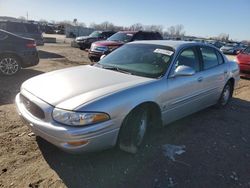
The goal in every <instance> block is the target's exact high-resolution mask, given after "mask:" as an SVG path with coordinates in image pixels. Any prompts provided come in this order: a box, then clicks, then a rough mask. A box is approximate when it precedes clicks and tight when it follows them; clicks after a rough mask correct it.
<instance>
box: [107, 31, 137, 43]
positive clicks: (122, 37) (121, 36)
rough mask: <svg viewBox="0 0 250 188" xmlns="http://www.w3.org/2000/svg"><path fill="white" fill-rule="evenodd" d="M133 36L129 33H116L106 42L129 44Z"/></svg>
mask: <svg viewBox="0 0 250 188" xmlns="http://www.w3.org/2000/svg"><path fill="white" fill-rule="evenodd" d="M132 37H133V34H131V33H123V32H118V33H116V34H114V35H112V36H111V37H109V38H108V39H107V40H109V41H120V42H130V41H131V40H132Z"/></svg>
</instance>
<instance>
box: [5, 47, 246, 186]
mask: <svg viewBox="0 0 250 188" xmlns="http://www.w3.org/2000/svg"><path fill="white" fill-rule="evenodd" d="M38 49H39V53H40V57H41V60H40V64H39V65H37V66H35V67H32V68H29V69H24V70H22V71H21V72H20V73H19V74H18V75H16V76H14V77H0V187H89V188H96V187H97V188H99V187H101V188H105V187H108V188H112V187H124V188H125V187H145V188H147V187H150V188H151V187H152V188H162V187H164V188H167V187H192V188H195V187H197V188H200V187H250V146H249V144H250V80H247V79H241V80H240V82H239V85H238V87H237V88H236V90H235V93H234V97H233V99H232V101H231V102H230V104H229V105H228V106H227V107H226V108H224V109H216V108H214V107H211V108H208V109H205V110H203V111H201V112H198V113H196V114H194V115H191V116H188V117H186V118H184V119H181V120H179V121H177V122H174V123H172V124H170V125H168V126H166V127H165V128H162V129H158V130H153V131H152V132H151V133H150V135H149V136H148V137H147V139H146V141H145V142H146V145H145V147H143V148H142V149H141V150H140V151H139V152H138V153H137V154H136V155H130V154H127V153H125V152H122V151H119V150H118V149H116V148H113V149H109V150H106V151H101V152H97V153H89V154H81V155H71V154H67V153H64V152H62V151H60V150H59V149H57V148H56V147H54V146H53V145H51V144H49V143H47V142H46V141H44V140H42V139H41V138H37V137H35V136H34V135H32V134H30V133H31V131H30V130H29V129H28V128H27V126H26V125H25V123H23V122H22V121H21V120H20V119H19V117H18V115H17V113H16V110H15V105H14V104H13V103H14V102H13V101H14V97H15V95H16V94H17V93H18V92H19V88H20V85H21V84H22V82H23V81H25V80H26V79H28V78H30V77H33V76H35V75H38V74H41V73H44V72H48V71H51V70H55V69H61V68H65V67H70V66H76V65H80V64H88V63H90V62H89V61H88V59H87V53H86V52H84V51H81V50H79V49H76V48H71V47H70V46H69V44H64V43H60V44H46V45H45V46H43V47H39V48H38ZM230 58H232V57H230ZM166 144H172V145H177V146H185V148H184V147H183V148H184V150H185V152H184V153H182V154H181V153H179V154H180V155H178V156H176V157H175V160H171V159H170V158H168V157H167V156H166V153H165V152H164V151H165V147H166Z"/></svg>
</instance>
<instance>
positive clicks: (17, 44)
mask: <svg viewBox="0 0 250 188" xmlns="http://www.w3.org/2000/svg"><path fill="white" fill-rule="evenodd" d="M38 62H39V57H38V52H37V49H36V42H35V40H33V39H29V38H24V37H20V36H17V35H15V34H12V33H9V32H7V31H4V30H1V29H0V75H5V76H12V75H14V74H16V73H17V72H18V71H19V70H20V69H21V68H26V67H31V66H34V65H37V64H38Z"/></svg>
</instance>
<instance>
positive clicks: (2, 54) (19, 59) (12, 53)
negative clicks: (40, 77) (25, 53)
mask: <svg viewBox="0 0 250 188" xmlns="http://www.w3.org/2000/svg"><path fill="white" fill-rule="evenodd" d="M6 55H12V56H14V57H16V58H17V59H18V61H19V63H20V65H21V67H23V61H22V58H21V57H20V56H19V55H18V54H17V53H14V52H9V51H4V52H1V53H0V58H1V57H3V56H6Z"/></svg>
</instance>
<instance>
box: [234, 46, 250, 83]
mask: <svg viewBox="0 0 250 188" xmlns="http://www.w3.org/2000/svg"><path fill="white" fill-rule="evenodd" d="M236 61H237V62H238V64H239V66H240V74H241V76H243V77H247V78H250V46H248V47H247V48H246V49H244V50H242V51H241V52H240V53H239V54H238V55H237V56H236Z"/></svg>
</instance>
